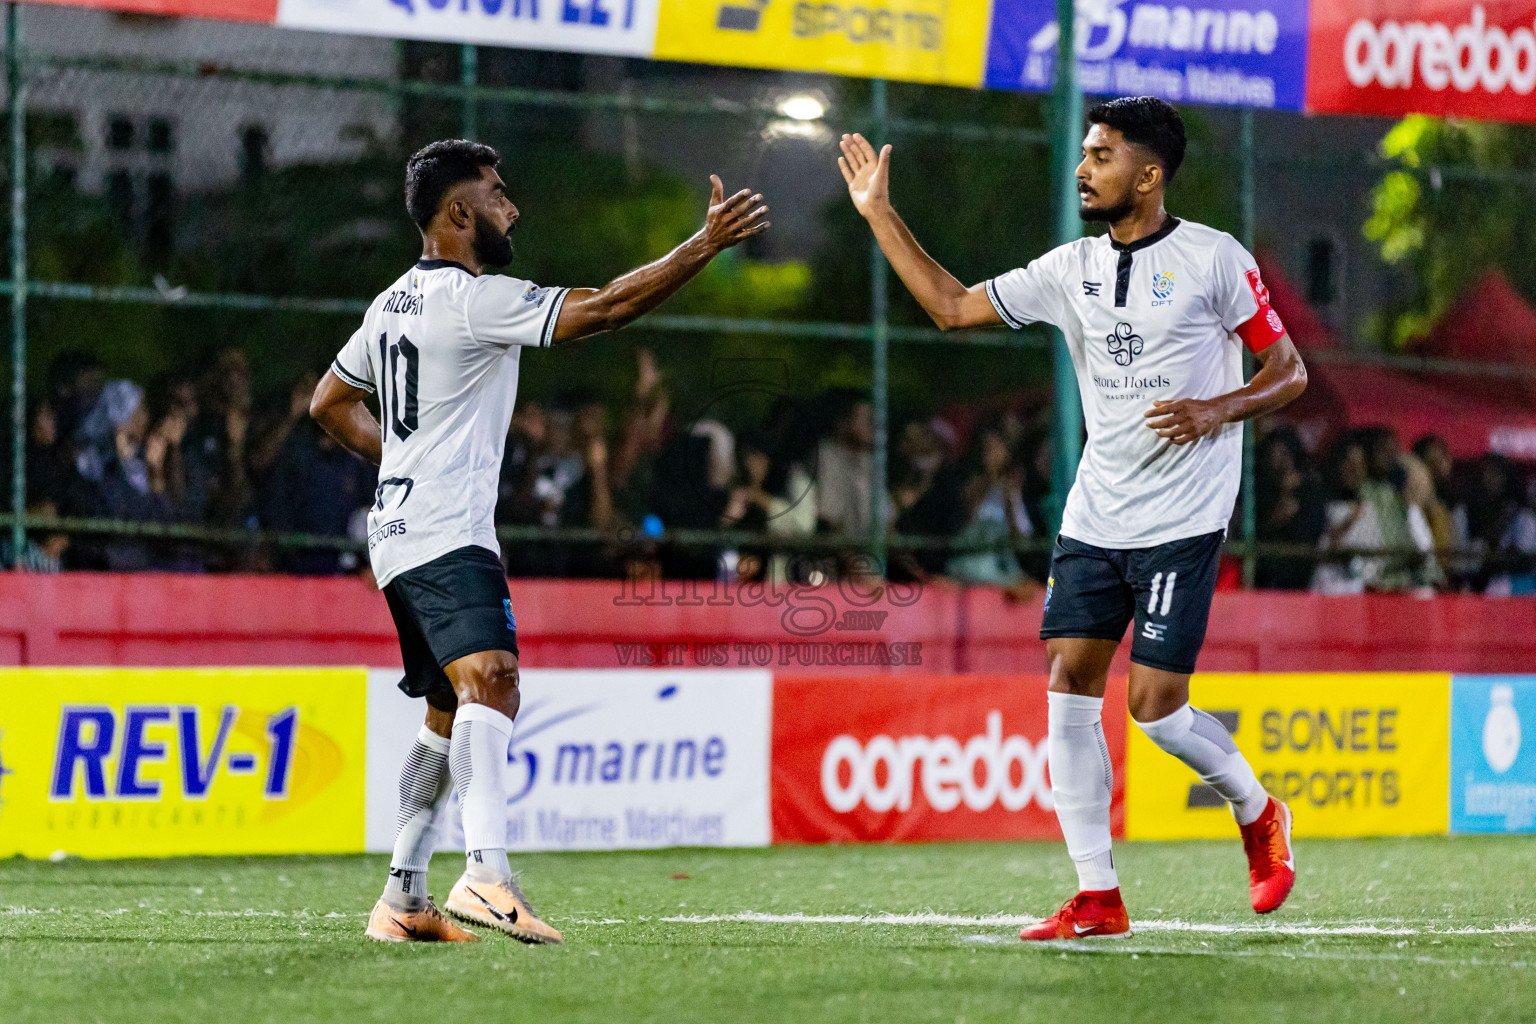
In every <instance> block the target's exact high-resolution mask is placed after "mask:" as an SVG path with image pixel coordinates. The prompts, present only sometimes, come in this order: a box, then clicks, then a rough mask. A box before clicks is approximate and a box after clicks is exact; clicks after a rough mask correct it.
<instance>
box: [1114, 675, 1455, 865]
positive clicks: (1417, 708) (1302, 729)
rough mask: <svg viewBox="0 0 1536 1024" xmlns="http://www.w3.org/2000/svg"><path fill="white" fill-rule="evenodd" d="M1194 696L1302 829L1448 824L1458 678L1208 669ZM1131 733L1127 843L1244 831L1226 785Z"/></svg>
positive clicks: (1401, 829)
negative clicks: (1450, 720) (1453, 693)
mask: <svg viewBox="0 0 1536 1024" xmlns="http://www.w3.org/2000/svg"><path fill="white" fill-rule="evenodd" d="M1190 702H1191V703H1192V704H1194V705H1195V706H1196V707H1198V708H1201V709H1203V710H1205V711H1208V712H1209V713H1210V714H1212V715H1214V716H1215V717H1216V718H1217V719H1218V720H1220V721H1221V722H1222V723H1223V724H1224V725H1226V727H1227V729H1228V731H1230V732H1231V733H1232V739H1233V740H1234V741H1235V742H1236V743H1237V746H1238V749H1239V750H1241V751H1242V752H1243V754H1244V755H1246V756H1247V758H1248V760H1249V762H1250V763H1252V765H1253V769H1254V771H1255V772H1256V773H1257V774H1258V776H1259V781H1260V782H1262V783H1263V784H1264V788H1266V789H1268V790H1269V791H1270V792H1271V793H1273V794H1274V795H1276V796H1278V797H1280V798H1281V799H1283V800H1285V801H1286V802H1287V803H1288V804H1290V807H1291V811H1292V812H1293V813H1294V814H1295V828H1296V833H1297V834H1298V835H1301V836H1392V835H1422V834H1437V833H1443V832H1445V831H1446V826H1447V813H1446V812H1447V784H1448V771H1447V766H1448V760H1449V736H1448V733H1449V730H1448V729H1447V709H1448V705H1449V703H1450V677H1449V676H1448V675H1441V674H1430V673H1424V674H1406V673H1403V674H1388V673H1359V674H1349V673H1318V674H1309V675H1286V674H1274V675H1257V674H1255V675H1220V674H1213V675H1197V676H1195V677H1194V679H1193V680H1191V682H1190ZM1130 734H1131V735H1130V740H1129V742H1128V743H1127V745H1126V746H1127V749H1126V772H1127V775H1128V782H1127V793H1128V796H1127V800H1126V827H1125V834H1126V838H1128V839H1206V838H1221V837H1226V836H1231V835H1234V834H1235V832H1236V826H1235V825H1234V824H1233V823H1232V815H1231V813H1230V812H1229V811H1228V809H1227V806H1226V803H1225V802H1224V801H1223V800H1222V799H1221V798H1220V797H1219V796H1218V795H1217V794H1216V793H1215V792H1214V791H1212V790H1211V789H1210V788H1209V787H1207V786H1205V785H1204V784H1202V783H1201V782H1200V779H1199V777H1198V776H1196V775H1195V773H1194V772H1192V771H1191V770H1190V769H1189V768H1188V767H1186V766H1185V765H1184V764H1183V762H1181V761H1179V760H1177V759H1175V758H1173V757H1170V756H1169V755H1168V754H1166V753H1164V752H1163V751H1162V750H1161V749H1159V748H1158V747H1157V746H1156V745H1155V744H1154V743H1153V742H1152V741H1151V740H1150V739H1148V738H1147V737H1146V735H1145V734H1143V733H1142V731H1141V730H1140V729H1136V728H1132V729H1131V730H1130Z"/></svg>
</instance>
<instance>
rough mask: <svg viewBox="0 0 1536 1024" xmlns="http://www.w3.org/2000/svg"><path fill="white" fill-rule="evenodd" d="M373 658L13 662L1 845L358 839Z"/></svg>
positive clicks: (1, 705)
mask: <svg viewBox="0 0 1536 1024" xmlns="http://www.w3.org/2000/svg"><path fill="white" fill-rule="evenodd" d="M364 681H365V675H364V672H363V670H362V669H256V668H207V669H130V668H8V669H0V856H12V855H14V854H21V855H23V856H27V857H47V856H50V855H53V854H56V853H63V854H76V855H80V856H84V857H167V856H180V855H186V854H251V853H356V852H359V851H361V850H362V848H363V769H364V765H363V757H364V732H365V723H364Z"/></svg>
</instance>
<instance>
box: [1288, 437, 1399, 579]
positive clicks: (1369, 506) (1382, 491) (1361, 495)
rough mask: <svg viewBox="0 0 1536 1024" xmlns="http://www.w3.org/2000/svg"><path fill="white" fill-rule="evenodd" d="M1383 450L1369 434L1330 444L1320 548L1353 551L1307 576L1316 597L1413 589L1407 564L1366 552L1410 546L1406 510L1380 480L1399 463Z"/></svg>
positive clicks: (1395, 556)
mask: <svg viewBox="0 0 1536 1024" xmlns="http://www.w3.org/2000/svg"><path fill="white" fill-rule="evenodd" d="M1386 449H1387V446H1386V445H1385V444H1383V443H1382V440H1381V437H1380V435H1379V434H1378V433H1376V432H1372V431H1358V432H1356V433H1354V434H1350V435H1346V436H1345V437H1344V438H1342V439H1341V440H1340V441H1339V442H1338V443H1337V445H1336V446H1335V449H1334V454H1333V460H1332V463H1333V472H1332V473H1331V474H1330V475H1331V477H1332V481H1333V496H1332V499H1331V500H1330V501H1329V502H1328V506H1327V511H1326V520H1327V526H1326V529H1325V531H1324V533H1323V536H1322V538H1321V541H1320V545H1319V546H1320V548H1321V549H1322V550H1323V551H1324V552H1327V551H1340V552H1342V551H1353V553H1352V554H1350V555H1348V556H1343V557H1341V558H1340V559H1336V560H1333V561H1327V562H1324V563H1323V564H1321V565H1319V566H1318V567H1317V571H1316V572H1314V573H1313V576H1312V590H1313V591H1314V592H1316V593H1320V594H1358V593H1361V592H1362V591H1365V590H1406V589H1408V588H1410V587H1412V586H1414V585H1415V577H1414V573H1413V571H1412V566H1411V563H1410V561H1409V560H1408V559H1406V558H1404V557H1403V556H1402V555H1401V554H1396V553H1395V554H1393V555H1391V556H1372V555H1369V554H1366V553H1365V552H1370V551H1380V550H1384V549H1393V550H1394V551H1395V552H1401V551H1402V549H1404V548H1407V547H1410V546H1411V544H1412V538H1411V536H1410V534H1409V531H1408V513H1407V507H1406V506H1405V505H1404V503H1403V500H1402V498H1401V497H1400V496H1399V494H1398V492H1397V490H1396V488H1395V487H1394V486H1393V484H1392V482H1391V479H1390V478H1386V479H1384V478H1383V474H1384V472H1385V473H1387V474H1390V473H1391V472H1392V471H1393V470H1394V469H1396V468H1397V465H1398V463H1397V459H1396V457H1395V453H1393V457H1392V458H1390V459H1389V458H1387V457H1386V454H1387V452H1386ZM1373 455H1374V458H1373V457H1372V456H1373ZM1373 470H1374V471H1375V474H1374V475H1373Z"/></svg>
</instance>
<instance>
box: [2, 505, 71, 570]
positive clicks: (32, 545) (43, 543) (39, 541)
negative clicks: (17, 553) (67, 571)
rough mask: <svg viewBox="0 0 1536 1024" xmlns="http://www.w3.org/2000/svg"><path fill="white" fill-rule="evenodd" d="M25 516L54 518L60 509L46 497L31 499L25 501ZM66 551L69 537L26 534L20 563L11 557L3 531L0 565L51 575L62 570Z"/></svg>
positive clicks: (66, 535)
mask: <svg viewBox="0 0 1536 1024" xmlns="http://www.w3.org/2000/svg"><path fill="white" fill-rule="evenodd" d="M27 514H28V515H30V516H50V517H51V516H57V515H58V514H59V508H58V506H57V505H56V504H54V502H53V501H51V500H49V499H47V498H33V499H30V500H29V501H28V502H27ZM68 552H69V534H67V533H62V532H59V531H52V532H49V533H44V534H42V535H41V536H37V531H35V530H33V531H29V532H28V534H27V543H26V546H25V547H24V548H22V550H21V560H20V562H19V563H18V561H17V560H16V559H15V558H14V557H13V556H14V552H13V551H12V550H11V533H10V531H9V530H7V531H5V534H4V539H3V540H0V565H3V566H5V567H7V568H10V569H15V570H16V571H18V572H30V573H38V574H44V575H46V574H51V573H56V572H62V571H63V569H64V557H65V555H66V554H68Z"/></svg>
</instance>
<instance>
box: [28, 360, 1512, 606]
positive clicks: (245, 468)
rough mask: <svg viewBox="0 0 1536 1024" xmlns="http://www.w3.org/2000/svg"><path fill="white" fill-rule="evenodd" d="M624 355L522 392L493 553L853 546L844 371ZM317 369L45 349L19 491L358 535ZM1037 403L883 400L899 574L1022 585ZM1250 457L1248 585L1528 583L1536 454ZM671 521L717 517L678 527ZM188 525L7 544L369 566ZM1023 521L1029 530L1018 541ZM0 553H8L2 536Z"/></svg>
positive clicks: (354, 553) (282, 565)
mask: <svg viewBox="0 0 1536 1024" xmlns="http://www.w3.org/2000/svg"><path fill="white" fill-rule="evenodd" d="M637 370H638V372H637V374H636V384H635V388H634V391H633V393H632V395H631V396H630V398H629V400H628V401H627V402H625V403H623V404H622V406H621V407H620V408H618V409H611V408H609V407H608V406H607V405H605V404H604V402H603V401H601V400H600V398H599V397H598V396H597V395H596V394H595V393H574V394H569V395H566V396H564V397H563V398H562V399H561V400H559V401H555V402H537V401H523V402H520V403H519V405H518V408H517V412H516V415H515V416H514V418H513V421H512V424H511V429H510V431H509V435H508V439H507V448H506V457H505V459H504V461H503V464H502V470H501V479H500V488H499V495H498V502H497V506H496V520H497V523H498V525H500V526H506V527H513V528H521V529H514V530H513V531H512V534H513V536H512V539H511V540H510V541H509V542H507V543H504V544H503V553H504V558H505V560H506V562H507V567H508V570H509V572H510V573H511V574H513V575H518V576H533V575H540V576H565V577H572V576H574V577H583V576H585V577H593V576H597V577H618V576H625V577H628V578H644V577H646V576H650V577H652V578H663V577H664V578H680V577H691V578H713V577H717V576H721V575H724V576H726V577H728V578H734V579H742V580H753V579H768V580H772V581H775V582H783V581H787V580H798V579H800V578H802V577H804V576H805V575H806V574H807V573H809V572H811V571H813V570H812V568H810V567H812V566H817V567H822V568H827V567H829V566H830V568H831V571H837V569H838V566H839V560H840V559H848V558H854V557H858V556H857V549H858V547H859V544H858V541H859V539H861V538H867V537H868V535H869V531H870V524H871V517H872V515H873V508H874V504H875V503H874V500H873V494H872V491H871V468H872V462H873V448H874V419H873V414H872V409H871V406H870V404H869V402H868V400H867V399H866V398H865V397H864V396H863V395H862V394H861V393H859V392H855V391H851V390H831V391H827V392H825V393H822V394H819V395H815V396H810V397H803V398H802V397H796V396H792V395H788V394H785V395H782V396H780V397H778V398H776V399H774V400H772V401H771V402H768V403H767V411H766V414H765V415H764V417H763V418H762V421H761V423H759V424H757V425H756V426H754V427H751V428H747V429H740V428H739V426H738V429H732V428H731V427H729V426H727V424H726V423H725V422H723V421H722V419H720V418H716V417H715V416H714V415H712V411H714V410H713V408H712V410H711V411H706V413H705V414H704V415H702V416H693V417H690V416H688V415H686V414H685V413H683V412H680V411H679V410H677V409H676V408H674V406H673V401H672V396H671V394H670V391H669V388H668V386H667V383H666V379H665V377H664V375H663V373H662V372H661V371H660V370H659V369H658V367H657V365H656V362H655V359H654V358H653V356H652V354H651V353H650V352H648V351H646V350H640V351H639V352H638V367H637ZM315 384H316V377H315V376H314V375H313V374H306V375H304V376H302V377H300V378H299V379H298V380H296V381H294V382H293V383H292V386H291V387H290V388H289V389H287V390H286V392H285V393H283V394H280V395H278V396H276V398H275V400H273V401H271V402H267V403H261V404H258V403H256V402H255V401H254V400H253V393H252V379H251V368H250V365H249V363H248V361H247V359H246V357H245V355H244V353H243V352H241V351H240V350H239V349H236V348H228V349H225V350H223V351H221V352H219V353H218V354H217V356H216V358H214V359H213V360H212V362H211V364H210V365H209V366H208V367H207V369H206V370H205V371H203V372H201V373H198V374H195V375H181V374H175V373H173V374H168V375H166V376H164V377H162V378H160V379H158V380H155V381H153V382H151V383H150V384H148V385H147V386H141V385H140V384H137V383H134V382H131V381H127V380H114V379H108V377H107V376H106V375H105V374H104V373H103V372H102V369H101V367H100V365H99V364H98V363H97V362H96V361H95V359H93V358H92V357H91V356H89V355H88V354H85V353H79V352H71V353H65V354H64V355H62V356H60V357H59V358H57V359H56V360H54V362H53V364H52V366H51V367H50V370H49V374H48V380H47V385H46V388H45V390H44V393H43V394H42V396H41V397H40V398H39V400H38V401H37V402H36V403H35V404H34V405H33V407H32V409H31V410H30V415H29V419H28V437H27V479H28V481H29V485H28V498H27V501H28V510H29V511H30V512H31V513H33V514H35V515H40V516H62V517H68V518H80V519H111V520H120V521H129V522H135V523H150V524H182V525H186V526H193V527H223V528H236V529H241V530H266V531H276V532H281V533H287V534H308V535H314V536H321V537H350V538H352V540H353V541H354V542H355V541H358V540H360V539H361V538H362V537H364V536H365V535H366V532H367V530H366V517H367V510H368V507H369V506H370V504H371V503H372V501H373V499H374V490H375V485H376V479H377V477H376V473H375V470H374V467H372V466H369V465H367V464H366V463H364V462H363V461H362V460H360V459H357V458H355V457H354V456H352V455H351V454H349V453H348V452H346V451H344V450H343V449H341V448H340V447H339V446H338V445H337V444H336V443H335V442H334V441H333V440H332V439H331V438H330V437H328V436H326V435H325V433H324V432H323V431H321V430H319V429H318V428H317V427H316V426H315V424H314V423H313V421H311V420H310V418H309V416H308V407H309V400H310V397H311V395H312V394H313V392H314V388H315ZM718 412H719V413H720V414H722V415H730V414H732V413H733V410H731V409H728V408H723V407H722V408H720V409H718ZM1042 415H1043V413H1042V412H1040V411H1037V412H1036V413H1035V414H1033V415H1021V414H1019V413H1017V412H1013V411H1009V410H1008V409H1007V408H1004V409H1003V410H1002V411H996V412H992V413H988V414H984V415H980V416H979V417H978V416H977V415H976V414H975V413H974V411H968V412H967V413H962V414H960V415H951V416H948V417H942V416H941V417H915V418H911V419H907V420H905V421H903V422H898V423H896V424H893V430H892V434H891V437H892V445H891V451H890V458H889V464H888V474H887V479H888V481H889V487H888V493H887V495H886V497H887V501H886V503H885V504H886V509H887V519H886V527H887V529H888V530H891V531H894V532H895V533H898V534H901V535H903V536H904V537H913V538H924V539H926V542H925V543H918V544H915V545H909V546H898V547H896V548H894V549H893V550H892V553H891V562H890V574H891V575H892V576H893V577H894V578H899V579H908V580H912V579H918V580H923V579H933V578H938V577H943V578H948V579H951V580H955V581H958V582H964V583H974V584H987V585H995V586H999V587H1003V588H1007V589H1008V590H1009V591H1010V592H1014V593H1016V594H1018V595H1020V596H1027V595H1028V594H1029V593H1030V592H1032V590H1033V589H1034V588H1036V587H1038V586H1039V583H1040V581H1041V580H1043V579H1044V577H1045V574H1046V568H1047V554H1046V545H1045V544H1044V543H1043V538H1044V537H1045V535H1046V534H1047V532H1048V526H1047V524H1048V523H1049V522H1050V510H1049V507H1048V506H1049V501H1050V498H1049V489H1050V469H1051V447H1050V443H1049V436H1048V432H1047V431H1046V429H1045V423H1044V421H1043V419H1042ZM1255 472H1256V491H1255V493H1256V499H1257V510H1258V522H1257V530H1258V539H1259V541H1260V542H1261V543H1263V544H1264V545H1265V546H1264V547H1263V548H1262V549H1261V550H1262V554H1261V555H1260V557H1259V558H1258V560H1257V583H1258V585H1259V586H1261V587H1268V588H1281V589H1293V590H1299V589H1310V590H1312V591H1315V592H1318V593H1325V594H1343V593H1358V592H1361V591H1366V590H1371V591H1410V592H1420V593H1426V594H1427V593H1433V592H1438V591H1446V590H1467V591H1476V592H1483V593H1494V594H1524V593H1533V592H1536V475H1532V474H1530V473H1528V472H1527V471H1526V470H1525V469H1524V468H1523V467H1521V466H1519V465H1517V464H1515V463H1512V462H1510V461H1508V460H1506V459H1504V458H1502V457H1500V456H1498V455H1492V454H1490V455H1485V456H1483V457H1482V458H1480V459H1476V460H1471V461H1465V462H1456V461H1453V460H1452V458H1451V456H1450V452H1449V450H1448V449H1447V447H1446V445H1445V443H1444V442H1443V441H1442V440H1441V439H1440V438H1438V437H1435V436H1426V437H1422V438H1418V439H1417V440H1416V441H1415V442H1414V443H1413V445H1412V448H1411V449H1408V450H1404V449H1403V448H1402V446H1401V444H1400V441H1399V439H1398V438H1397V437H1396V436H1395V435H1394V434H1393V433H1392V431H1390V430H1387V429H1385V428H1368V429H1362V430H1356V431H1352V432H1349V433H1346V434H1344V435H1342V436H1340V437H1338V438H1336V439H1334V440H1333V441H1332V442H1331V444H1330V445H1329V446H1328V447H1327V448H1326V450H1323V451H1319V452H1313V451H1309V450H1308V448H1307V447H1306V446H1305V445H1304V444H1303V443H1302V440H1301V438H1300V436H1299V435H1298V434H1297V433H1296V432H1295V431H1294V430H1292V429H1290V428H1288V427H1273V428H1270V429H1267V430H1263V432H1262V434H1261V440H1260V443H1259V448H1258V457H1257V462H1256V467H1255ZM557 529H558V530H559V531H560V533H559V535H558V539H551V538H552V536H553V535H552V534H551V531H552V530H557ZM690 530H691V531H712V532H716V533H718V532H719V531H727V532H728V533H729V534H730V536H729V538H728V539H727V540H725V541H720V542H717V543H714V544H713V545H712V546H711V545H703V544H683V543H676V542H674V538H675V537H676V531H684V532H686V531H690ZM183 534H184V535H181V536H175V537H166V536H146V535H133V534H123V533H100V532H95V533H93V532H88V531H78V530H72V531H67V532H66V531H58V532H41V531H33V532H32V533H31V534H30V535H29V540H28V544H27V547H26V549H25V550H24V551H23V552H22V553H21V558H20V559H19V561H20V565H21V567H22V568H24V569H26V570H28V571H32V572H50V571H59V570H60V569H85V570H110V571H133V570H159V571H177V572H207V571H277V572H289V573H299V574H333V573H347V572H364V573H366V571H367V566H366V558H364V557H362V555H361V553H360V551H358V550H357V547H358V546H359V545H356V544H354V545H353V547H352V548H351V549H347V548H338V547H336V546H334V545H331V546H326V545H316V546H312V547H311V546H303V544H302V543H294V542H290V543H284V544H272V543H247V544H230V543H211V542H205V541H204V540H202V539H200V538H199V537H198V536H197V535H196V531H191V532H190V533H188V532H187V531H183ZM1232 535H1233V536H1236V535H1237V531H1236V530H1234V531H1233V532H1232ZM840 539H845V540H846V541H847V543H845V544H842V545H841V547H839V546H838V543H837V542H838V541H839V540H840ZM1026 539H1034V540H1035V541H1036V543H1034V544H1033V545H1028V544H1026V545H1018V544H1016V543H1015V542H1018V541H1021V540H1026ZM1020 547H1022V550H1015V548H1020ZM796 552H805V553H807V554H806V556H805V557H802V556H800V555H797V554H796ZM0 554H3V558H4V562H5V564H7V565H10V564H14V562H15V561H17V560H16V559H15V558H14V557H13V555H12V553H11V552H10V550H9V546H8V544H7V546H6V547H5V548H4V550H3V552H0ZM811 555H814V557H811Z"/></svg>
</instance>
